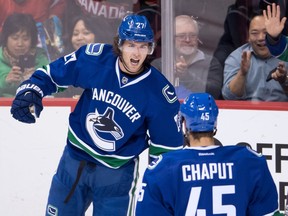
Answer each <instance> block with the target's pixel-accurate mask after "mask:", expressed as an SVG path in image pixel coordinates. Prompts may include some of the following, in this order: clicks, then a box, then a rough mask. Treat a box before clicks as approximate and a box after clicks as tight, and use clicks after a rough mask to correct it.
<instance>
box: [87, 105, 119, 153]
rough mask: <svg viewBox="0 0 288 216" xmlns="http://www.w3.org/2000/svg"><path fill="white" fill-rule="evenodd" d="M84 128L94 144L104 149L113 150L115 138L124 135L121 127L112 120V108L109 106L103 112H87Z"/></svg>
mask: <svg viewBox="0 0 288 216" xmlns="http://www.w3.org/2000/svg"><path fill="white" fill-rule="evenodd" d="M86 129H87V131H88V132H89V134H90V136H91V138H92V140H93V141H94V144H95V145H96V146H97V147H98V148H100V149H102V150H104V151H115V140H119V139H121V138H122V137H123V136H124V133H123V131H122V128H121V127H120V126H119V125H118V124H117V123H116V122H115V120H114V110H113V109H112V108H110V107H108V108H107V109H106V111H105V112H104V113H103V114H99V113H98V111H97V109H96V110H95V113H89V114H88V115H87V118H86Z"/></svg>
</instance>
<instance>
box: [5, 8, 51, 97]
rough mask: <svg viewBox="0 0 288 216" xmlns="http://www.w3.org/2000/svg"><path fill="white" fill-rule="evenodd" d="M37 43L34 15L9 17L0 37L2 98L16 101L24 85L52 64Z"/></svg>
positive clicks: (13, 15)
mask: <svg viewBox="0 0 288 216" xmlns="http://www.w3.org/2000/svg"><path fill="white" fill-rule="evenodd" d="M37 43H38V37H37V27H36V23H35V20H34V19H33V17H32V16H31V15H29V14H21V13H14V14H11V15H10V16H8V17H7V19H6V20H5V22H4V25H3V28H2V32H1V35H0V45H1V47H0V96H1V97H14V95H15V92H16V88H17V87H18V85H19V84H20V83H21V82H23V81H24V80H26V79H28V78H29V77H30V75H31V74H32V73H33V72H34V71H35V69H36V68H39V67H42V66H44V65H47V64H48V63H49V62H48V58H47V56H46V54H45V52H44V50H43V49H41V48H39V47H37Z"/></svg>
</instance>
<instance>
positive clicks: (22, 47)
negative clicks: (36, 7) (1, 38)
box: [7, 31, 31, 57]
mask: <svg viewBox="0 0 288 216" xmlns="http://www.w3.org/2000/svg"><path fill="white" fill-rule="evenodd" d="M30 48H31V37H30V35H28V33H27V32H23V31H19V32H17V33H15V34H11V35H10V36H8V40H7V49H8V51H9V53H10V55H12V56H13V57H19V56H20V55H24V54H26V53H27V52H28V51H29V50H30Z"/></svg>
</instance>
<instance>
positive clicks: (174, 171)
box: [137, 146, 278, 216]
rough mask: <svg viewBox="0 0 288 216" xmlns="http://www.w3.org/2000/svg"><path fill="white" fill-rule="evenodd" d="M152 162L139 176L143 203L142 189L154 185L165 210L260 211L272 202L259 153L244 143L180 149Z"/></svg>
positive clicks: (209, 212) (273, 189)
mask: <svg viewBox="0 0 288 216" xmlns="http://www.w3.org/2000/svg"><path fill="white" fill-rule="evenodd" d="M155 164H156V165H154V166H152V167H151V166H150V169H149V170H147V172H146V173H145V176H144V179H143V182H144V184H145V183H147V186H146V187H144V190H145V191H144V200H143V204H144V206H145V205H146V204H145V202H146V201H145V196H146V194H145V193H146V192H147V191H149V192H147V197H148V199H149V196H150V195H149V193H150V192H151V193H153V191H154V192H155V190H158V194H159V196H161V197H162V198H160V199H163V201H162V202H163V203H162V204H163V206H166V207H165V208H166V209H170V210H169V212H170V213H171V215H185V214H186V215H217V216H218V215H265V214H268V213H271V212H274V211H275V210H276V209H277V207H278V203H277V190H276V186H275V184H274V182H273V179H272V177H271V174H270V172H269V170H268V167H267V163H266V160H265V158H264V157H263V156H261V155H259V154H257V153H256V152H254V151H253V150H249V149H247V148H246V147H239V146H225V147H214V146H213V147H200V148H186V149H184V150H180V151H174V152H170V153H167V154H164V155H163V158H162V159H160V160H158V161H157V162H155ZM151 174H152V175H151ZM151 178H154V179H157V182H155V180H152V179H151ZM151 182H152V183H151ZM145 188H147V189H145ZM148 188H149V189H148ZM159 192H160V193H159ZM155 194H157V193H154V195H155ZM157 196H158V195H156V198H157ZM147 197H146V198H147ZM148 202H149V201H148ZM139 204H140V205H142V204H141V202H140V203H139ZM144 206H142V207H144ZM150 206H153V205H150ZM142 207H140V208H138V207H137V211H138V210H140V209H143V208H142ZM146 207H148V206H146ZM150 208H151V207H150ZM157 208H158V209H160V207H157ZM148 211H149V210H148ZM155 211H156V212H157V209H155ZM146 213H148V212H146ZM139 215H142V214H139ZM143 215H144V214H143ZM158 215H162V214H158ZM163 215H164V214H163Z"/></svg>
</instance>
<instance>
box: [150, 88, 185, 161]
mask: <svg viewBox="0 0 288 216" xmlns="http://www.w3.org/2000/svg"><path fill="white" fill-rule="evenodd" d="M159 92H162V93H161V94H162V95H160V96H158V97H157V98H156V99H155V101H156V100H157V102H155V101H154V102H155V103H154V102H153V103H154V104H156V105H155V106H154V108H153V110H151V112H153V114H151V115H149V116H150V118H149V120H148V129H149V136H150V140H149V141H150V143H149V145H150V147H149V155H150V157H151V158H156V157H157V156H158V155H160V154H162V153H165V152H168V151H171V150H178V149H182V148H183V143H184V141H183V133H182V127H181V122H180V115H179V107H180V103H179V101H178V98H177V97H176V99H175V98H173V97H172V96H173V94H174V95H175V96H176V94H175V91H174V88H173V86H170V85H168V84H167V85H166V86H165V87H163V89H162V91H159ZM168 94H170V97H169V96H168ZM151 103H152V102H151Z"/></svg>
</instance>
